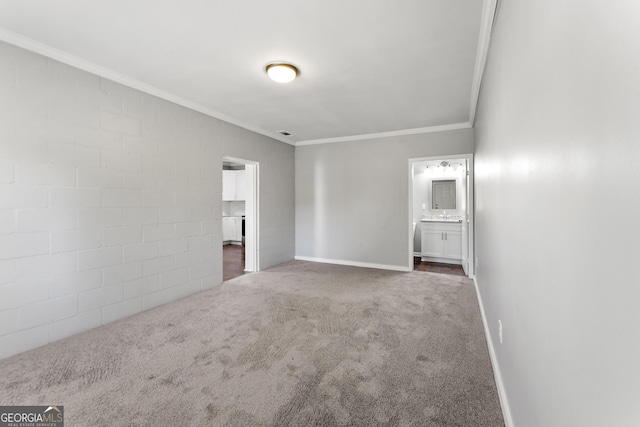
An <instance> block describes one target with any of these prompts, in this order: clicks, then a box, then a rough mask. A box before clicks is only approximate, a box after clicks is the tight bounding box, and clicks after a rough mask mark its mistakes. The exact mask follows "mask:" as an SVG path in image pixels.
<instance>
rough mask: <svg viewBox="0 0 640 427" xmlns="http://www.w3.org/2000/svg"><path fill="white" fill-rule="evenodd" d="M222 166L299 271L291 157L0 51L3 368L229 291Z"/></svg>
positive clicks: (269, 238)
mask: <svg viewBox="0 0 640 427" xmlns="http://www.w3.org/2000/svg"><path fill="white" fill-rule="evenodd" d="M223 155H233V156H235V157H240V158H246V159H252V160H256V161H259V162H260V178H261V188H260V190H261V193H260V209H261V218H260V225H261V229H260V232H261V239H260V257H261V266H262V268H267V267H269V266H272V265H275V264H278V263H280V262H283V261H286V260H289V259H292V258H293V255H294V250H293V247H294V235H293V233H294V203H293V198H294V184H293V179H294V149H293V147H291V146H288V145H286V144H283V143H280V142H277V141H274V140H271V139H269V138H266V137H264V136H261V135H257V134H255V133H252V132H249V131H246V130H244V129H240V128H238V127H236V126H233V125H230V124H227V123H224V122H221V121H219V120H216V119H213V118H210V117H207V116H204V115H202V114H199V113H196V112H193V111H190V110H188V109H186V108H183V107H180V106H177V105H175V104H172V103H170V102H167V101H163V100H160V99H158V98H155V97H153V96H150V95H146V94H144V93H141V92H139V91H137V90H133V89H130V88H127V87H124V86H121V85H119V84H116V83H113V82H110V81H108V80H105V79H102V78H100V77H98V76H95V75H92V74H89V73H86V72H83V71H80V70H77V69H74V68H71V67H68V66H66V65H64V64H61V63H58V62H56V61H53V60H50V59H47V58H45V57H43V56H40V55H36V54H33V53H30V52H27V51H25V50H22V49H19V48H16V47H13V46H11V45H7V44H5V43H0V357H6V356H9V355H12V354H16V353H19V352H21V351H24V350H27V349H30V348H33V347H37V346H40V345H43V344H46V343H48V342H51V341H54V340H57V339H60V338H63V337H66V336H69V335H72V334H75V333H77V332H80V331H83V330H86V329H89V328H93V327H96V326H99V325H101V324H104V323H107V322H110V321H113V320H115V319H118V318H122V317H125V316H129V315H131V314H134V313H136V312H139V311H141V310H146V309H149V308H151V307H154V306H157V305H160V304H163V303H166V302H169V301H172V300H175V299H178V298H180V297H182V296H185V295H187V294H190V293H194V292H198V291H200V290H203V289H207V288H209V287H212V286H215V285H217V284H219V283H221V281H222V271H221V270H222V254H221V234H222V233H221V231H222V229H221V213H222V212H221V211H222V206H221V199H222V197H221V191H222V187H221V179H222V156H223Z"/></svg>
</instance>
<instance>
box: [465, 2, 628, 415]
mask: <svg viewBox="0 0 640 427" xmlns="http://www.w3.org/2000/svg"><path fill="white" fill-rule="evenodd" d="M639 16H640V6H639V5H638V2H637V1H613V2H602V1H597V0H586V1H569V2H567V1H561V2H559V1H557V0H538V1H527V0H504V1H503V2H502V4H501V8H500V11H499V16H498V20H497V24H496V27H495V28H494V34H493V38H492V42H491V46H490V49H489V59H488V64H487V68H486V73H485V76H484V81H483V85H482V92H481V96H480V103H479V109H478V115H477V122H476V156H475V160H476V162H475V171H476V181H475V182H476V251H477V256H478V259H479V265H478V269H477V272H476V274H477V276H476V277H477V282H478V286H479V289H480V293H481V296H482V302H483V304H484V310H485V312H486V315H487V321H488V325H489V329H490V332H491V336H492V341H491V343H492V345H493V347H494V349H495V353H496V355H497V361H498V366H499V370H500V373H501V376H502V378H503V385H504V389H505V391H506V395H507V397H508V402H509V408H510V410H511V413H512V417H513V421H514V425H517V426H518V427H526V426H532V427H533V426H536V427H537V426H562V427H564V426H594V427H595V426H604V425H607V426H632V425H640V406H639V405H638V397H639V396H640V368H639V367H638V366H639V365H638V361H639V360H640V326H639V325H640V310H639V304H640V286H638V283H639V280H638V278H637V273H636V272H635V270H634V268H635V267H634V266H635V265H636V263H637V261H638V258H639V257H640V249H639V246H638V244H637V242H636V239H637V238H638V236H640V229H639V226H638V221H637V218H640V173H639V172H638V170H639V162H640V160H639V159H640V144H639V143H638V141H639V140H640V119H639V118H640V83H639V82H640V77H639V76H640V55H639V54H638V52H639V50H638V40H640V25H639V20H638V17H639ZM499 320H501V321H502V324H503V343H502V344H500V341H499V339H498V321H499Z"/></svg>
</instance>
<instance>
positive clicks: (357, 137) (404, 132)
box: [296, 122, 471, 147]
mask: <svg viewBox="0 0 640 427" xmlns="http://www.w3.org/2000/svg"><path fill="white" fill-rule="evenodd" d="M459 129H471V123H469V122H464V123H454V124H450V125H440V126H429V127H424V128H414V129H403V130H394V131H391V132H378V133H366V134H362V135H350V136H338V137H335V138H322V139H308V140H305V141H298V142H296V147H299V146H304V145H316V144H331V143H334V142H349V141H361V140H363V139H378V138H389V137H394V136H406V135H418V134H422V133H433V132H446V131H449V130H459Z"/></svg>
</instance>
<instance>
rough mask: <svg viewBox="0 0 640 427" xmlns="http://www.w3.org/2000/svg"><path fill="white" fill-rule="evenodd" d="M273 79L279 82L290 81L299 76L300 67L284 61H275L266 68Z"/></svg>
mask: <svg viewBox="0 0 640 427" xmlns="http://www.w3.org/2000/svg"><path fill="white" fill-rule="evenodd" d="M265 71H266V72H267V75H268V76H269V78H270V79H271V80H273V81H274V82H278V83H289V82H290V81H292V80H293V79H295V78H296V77H298V69H297V68H296V67H295V66H294V65H291V64H287V63H284V62H274V63H272V64H269V65H267V67H266V68H265Z"/></svg>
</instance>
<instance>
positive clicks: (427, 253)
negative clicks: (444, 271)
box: [420, 219, 462, 264]
mask: <svg viewBox="0 0 640 427" xmlns="http://www.w3.org/2000/svg"><path fill="white" fill-rule="evenodd" d="M420 228H421V242H422V243H421V245H422V250H421V256H422V261H432V262H442V263H447V264H462V222H461V220H457V219H456V220H451V219H423V220H421V221H420Z"/></svg>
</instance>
